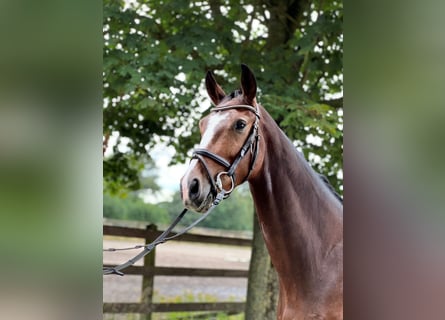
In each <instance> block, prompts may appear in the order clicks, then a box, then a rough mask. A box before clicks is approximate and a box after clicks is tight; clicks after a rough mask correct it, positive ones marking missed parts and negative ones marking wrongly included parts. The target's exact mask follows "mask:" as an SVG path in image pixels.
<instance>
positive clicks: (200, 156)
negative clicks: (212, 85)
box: [192, 104, 260, 203]
mask: <svg viewBox="0 0 445 320" xmlns="http://www.w3.org/2000/svg"><path fill="white" fill-rule="evenodd" d="M230 109H245V110H249V111H251V112H253V113H254V114H255V116H256V119H255V122H254V124H253V126H252V129H251V131H250V134H249V136H248V137H247V139H246V141H245V142H244V145H243V146H242V148H241V150H240V151H239V152H238V156H237V157H236V158H235V160H234V161H233V163H230V162H229V161H227V160H226V159H224V158H223V157H221V156H219V155H217V154H215V153H213V152H211V151H209V150H206V149H200V148H198V149H195V150H194V151H193V155H192V159H197V160H198V161H199V162H200V163H201V164H202V166H203V168H204V169H205V171H206V174H207V178H208V180H209V182H210V186H211V192H212V194H213V196H214V197H215V202H216V203H219V202H220V201H221V200H222V199H225V198H227V197H229V196H230V193H231V192H232V191H233V189H234V188H235V170H236V168H237V167H238V165H239V163H240V162H241V160H242V159H243V158H244V156H245V155H246V154H247V151H248V150H249V149H250V151H251V154H252V158H251V161H250V166H249V171H248V173H247V175H246V177H245V178H244V180H243V181H242V182H244V181H246V180H247V179H248V178H249V176H250V173H251V172H252V170H253V168H254V166H255V162H256V159H257V156H258V149H259V148H258V147H259V145H258V140H259V138H260V135H259V133H258V122H259V119H260V114H259V113H258V109H257V108H255V107H252V106H249V105H244V104H238V105H233V106H221V107H216V108H213V109H212V110H211V112H219V111H225V110H230ZM204 157H206V158H209V159H211V160H213V161H215V162H217V163H218V164H220V165H221V166H223V167H224V168H225V169H226V170H227V171H221V172H219V173H218V174H217V175H216V178H215V180H214V179H213V177H212V174H211V173H210V170H209V167H208V166H207V163H206V161H205V159H204ZM222 176H228V177H229V178H230V181H231V187H230V188H229V189H228V190H225V189H224V188H223V184H222V181H221V177H222ZM218 195H223V196H222V197H221V199H218Z"/></svg>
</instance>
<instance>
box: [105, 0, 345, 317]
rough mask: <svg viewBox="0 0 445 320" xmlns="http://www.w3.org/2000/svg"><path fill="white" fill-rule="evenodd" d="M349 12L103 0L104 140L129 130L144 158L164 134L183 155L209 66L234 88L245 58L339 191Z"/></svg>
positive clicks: (313, 5) (298, 141)
mask: <svg viewBox="0 0 445 320" xmlns="http://www.w3.org/2000/svg"><path fill="white" fill-rule="evenodd" d="M342 17H343V11H342V2H341V1H320V2H309V1H308V0H288V1H277V0H268V1H265V0H243V1H235V0H207V1H184V0H163V1H153V0H146V1H143V0H139V1H137V0H136V1H133V2H124V1H121V2H118V1H114V0H105V1H104V29H103V30H104V72H103V78H104V136H105V138H104V141H107V137H108V136H110V135H111V134H112V133H114V132H117V133H118V134H119V136H120V137H121V138H128V139H129V144H128V151H126V156H127V157H130V158H131V159H136V160H137V159H139V158H140V157H141V156H142V155H143V154H146V152H147V151H148V153H150V152H149V151H150V148H151V147H152V146H153V145H154V144H156V143H159V142H165V143H167V144H169V145H172V146H174V147H175V148H176V150H177V154H176V156H175V158H174V161H184V160H185V159H186V158H187V155H188V151H189V150H190V149H191V148H192V147H193V145H194V144H195V143H196V142H198V140H199V137H198V126H197V119H198V118H200V117H201V116H202V113H204V114H205V113H206V112H207V110H208V108H209V107H210V104H209V102H208V99H207V98H206V97H205V96H204V95H203V94H202V93H201V92H202V90H201V89H202V88H203V82H202V81H203V78H204V74H205V72H206V71H207V70H213V71H214V73H215V75H216V77H217V80H218V82H219V83H220V84H221V85H223V86H224V87H225V88H230V87H233V89H236V88H237V86H238V82H237V81H238V76H239V65H240V63H245V64H247V65H249V66H250V67H251V69H252V70H254V72H255V75H256V77H257V82H258V84H259V88H260V92H259V95H258V98H259V102H260V103H261V104H262V105H263V106H264V107H265V108H266V109H267V110H268V111H269V112H270V113H271V115H272V116H273V117H274V119H275V120H276V122H277V123H278V124H279V126H280V127H281V128H282V129H283V130H284V131H285V133H286V134H287V136H288V137H289V138H290V139H291V140H292V141H293V142H294V144H295V145H296V147H298V148H299V149H300V150H301V151H302V152H303V153H304V154H305V156H306V158H307V159H308V160H309V162H310V163H311V164H312V166H313V167H314V168H315V169H316V170H317V171H318V172H320V173H322V174H324V175H325V176H327V177H328V179H329V180H330V182H331V183H332V184H333V185H334V187H335V189H336V190H337V191H339V192H340V193H341V190H342V176H341V170H342V164H343V160H342V146H343V141H342V137H343V133H342V122H343V109H342V108H343V98H342V86H343V77H342V52H343V49H342V47H343V36H342ZM116 152H118V153H119V152H120V151H116ZM105 162H106V161H105ZM104 166H105V165H104ZM134 167H135V166H133V168H134ZM122 172H124V171H121V172H120V173H121V174H122ZM130 173H131V171H130ZM133 178H134V175H133ZM178 180H179V177H178ZM129 181H132V179H129ZM259 251H260V250H259ZM256 318H257V319H267V316H265V315H264V317H263V316H262V315H256Z"/></svg>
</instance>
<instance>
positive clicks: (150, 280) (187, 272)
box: [103, 225, 252, 319]
mask: <svg viewBox="0 0 445 320" xmlns="http://www.w3.org/2000/svg"><path fill="white" fill-rule="evenodd" d="M161 233H162V232H161V231H158V230H157V228H156V226H154V225H149V226H147V227H146V228H145V229H141V228H129V227H122V226H109V225H104V226H103V234H104V235H108V236H120V237H129V238H142V239H145V243H146V244H148V243H150V242H152V241H153V240H154V239H156V237H158V236H159V235H160V234H161ZM174 241H187V242H201V243H206V244H208V243H212V244H222V245H233V246H248V247H250V246H251V245H252V240H251V239H246V238H232V237H220V236H209V235H197V234H184V235H182V236H180V237H179V238H177V239H175V240H174ZM155 260H156V249H154V250H153V251H152V252H151V253H150V254H149V255H147V256H146V257H144V262H143V266H131V267H128V268H126V269H125V273H126V274H129V275H142V290H141V302H140V303H104V304H103V312H104V313H139V314H144V315H146V316H145V318H144V319H151V314H152V312H180V311H182V312H192V311H223V312H226V313H230V314H233V313H240V312H243V311H244V307H245V303H244V302H211V303H202V302H199V303H153V302H152V300H153V292H154V290H153V284H154V277H155V276H175V277H177V276H187V277H235V278H237V277H240V278H247V276H248V270H233V269H205V268H183V267H157V266H155ZM104 266H105V267H107V266H111V265H104ZM108 276H110V275H108Z"/></svg>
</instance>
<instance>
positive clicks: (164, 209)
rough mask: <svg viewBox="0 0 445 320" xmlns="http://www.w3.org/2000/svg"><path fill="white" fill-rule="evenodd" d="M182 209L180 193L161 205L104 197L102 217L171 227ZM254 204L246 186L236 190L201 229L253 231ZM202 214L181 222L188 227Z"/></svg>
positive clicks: (135, 197) (194, 214)
mask: <svg viewBox="0 0 445 320" xmlns="http://www.w3.org/2000/svg"><path fill="white" fill-rule="evenodd" d="M182 210H183V205H182V201H181V198H180V195H179V193H176V194H175V195H174V197H173V200H172V201H166V202H161V203H159V204H150V203H145V202H143V201H142V199H140V198H138V197H137V196H135V195H131V196H129V197H127V198H125V199H122V198H120V197H115V196H110V195H107V194H106V195H104V205H103V214H104V217H106V218H112V219H121V220H136V221H144V222H147V224H148V223H154V224H157V225H167V224H170V223H171V222H172V221H173V220H174V218H176V216H177V215H178V214H179V213H180V212H181V211H182ZM252 214H253V204H252V200H251V196H250V193H249V191H248V190H247V189H246V188H245V187H240V188H238V189H236V190H235V191H234V192H233V194H232V195H231V197H230V198H228V199H227V200H225V201H224V205H221V206H218V207H217V208H216V209H215V210H214V212H212V214H211V215H209V216H208V217H207V218H206V219H205V220H204V221H202V222H201V223H200V224H199V226H200V227H207V228H215V229H224V230H252ZM198 217H199V214H198V213H194V212H188V213H187V214H186V215H185V216H184V218H183V219H182V220H181V222H180V223H179V226H187V225H189V224H191V223H192V222H193V221H195V220H196V219H198Z"/></svg>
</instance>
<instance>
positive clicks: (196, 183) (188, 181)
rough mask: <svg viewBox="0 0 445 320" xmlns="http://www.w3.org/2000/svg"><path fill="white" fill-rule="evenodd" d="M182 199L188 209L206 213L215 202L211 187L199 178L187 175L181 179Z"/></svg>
mask: <svg viewBox="0 0 445 320" xmlns="http://www.w3.org/2000/svg"><path fill="white" fill-rule="evenodd" d="M180 187H181V199H182V202H183V204H184V206H185V207H186V208H187V209H190V210H193V211H196V212H200V213H205V212H206V211H207V210H208V209H209V208H210V207H211V206H212V203H213V200H214V196H213V193H212V192H211V187H210V185H209V183H208V182H207V181H206V180H202V179H201V178H200V177H199V176H197V175H196V176H195V175H192V174H189V173H186V174H185V175H184V177H183V178H182V179H181V184H180Z"/></svg>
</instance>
